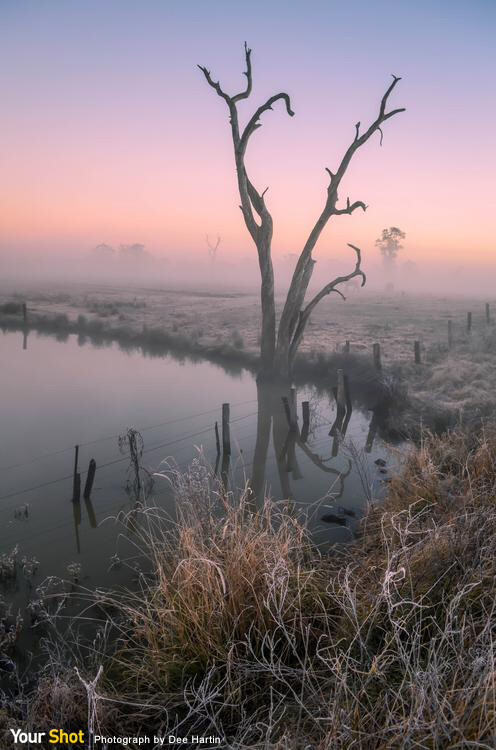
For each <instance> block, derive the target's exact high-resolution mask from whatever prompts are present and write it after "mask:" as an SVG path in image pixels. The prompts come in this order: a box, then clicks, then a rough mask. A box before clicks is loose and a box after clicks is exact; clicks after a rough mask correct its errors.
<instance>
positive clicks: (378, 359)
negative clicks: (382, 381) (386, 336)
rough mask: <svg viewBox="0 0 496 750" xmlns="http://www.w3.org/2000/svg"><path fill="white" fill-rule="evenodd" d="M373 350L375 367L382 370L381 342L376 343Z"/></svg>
mask: <svg viewBox="0 0 496 750" xmlns="http://www.w3.org/2000/svg"><path fill="white" fill-rule="evenodd" d="M372 352H373V356H374V367H375V369H376V370H382V362H381V345H380V344H377V343H376V344H374V345H373V347H372Z"/></svg>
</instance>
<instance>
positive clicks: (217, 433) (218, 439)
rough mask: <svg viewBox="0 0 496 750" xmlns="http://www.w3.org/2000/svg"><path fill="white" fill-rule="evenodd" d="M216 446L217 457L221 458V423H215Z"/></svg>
mask: <svg viewBox="0 0 496 750" xmlns="http://www.w3.org/2000/svg"><path fill="white" fill-rule="evenodd" d="M215 446H216V448H217V455H218V456H220V437H219V423H218V422H216V423H215Z"/></svg>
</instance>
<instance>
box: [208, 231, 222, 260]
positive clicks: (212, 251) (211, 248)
mask: <svg viewBox="0 0 496 750" xmlns="http://www.w3.org/2000/svg"><path fill="white" fill-rule="evenodd" d="M205 237H206V240H207V246H208V255H209V257H210V260H211V261H213V262H215V260H216V258H217V250H218V249H219V245H220V235H219V234H218V235H217V241H216V242H215V244H214V243H213V242H210V239H209V236H208V234H207V235H205Z"/></svg>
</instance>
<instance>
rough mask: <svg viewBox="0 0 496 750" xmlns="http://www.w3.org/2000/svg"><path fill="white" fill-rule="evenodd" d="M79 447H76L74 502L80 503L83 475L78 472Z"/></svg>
mask: <svg viewBox="0 0 496 750" xmlns="http://www.w3.org/2000/svg"><path fill="white" fill-rule="evenodd" d="M78 458H79V445H75V446H74V475H73V478H72V500H73V502H74V503H78V502H79V500H80V497H81V474H80V473H79V472H78Z"/></svg>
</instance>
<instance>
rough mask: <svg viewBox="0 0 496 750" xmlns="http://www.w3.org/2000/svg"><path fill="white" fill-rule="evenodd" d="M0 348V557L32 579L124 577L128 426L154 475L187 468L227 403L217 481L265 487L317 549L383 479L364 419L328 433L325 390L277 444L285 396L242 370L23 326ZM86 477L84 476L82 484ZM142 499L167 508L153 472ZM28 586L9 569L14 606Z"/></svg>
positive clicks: (356, 413)
mask: <svg viewBox="0 0 496 750" xmlns="http://www.w3.org/2000/svg"><path fill="white" fill-rule="evenodd" d="M0 356H1V359H0V361H1V369H0V387H1V390H0V393H1V397H0V425H1V430H0V480H1V481H0V520H1V524H0V554H1V553H6V552H9V551H10V550H11V549H13V548H14V547H15V546H16V545H17V546H18V548H19V556H20V557H23V556H26V557H28V558H32V557H35V558H36V559H37V560H38V561H39V568H38V572H37V574H36V577H35V578H36V580H35V582H34V585H37V582H39V581H41V580H43V579H44V578H46V577H47V576H61V577H63V578H64V577H65V578H67V577H68V575H69V574H68V566H70V565H71V564H74V563H76V564H77V565H78V566H80V567H81V582H82V583H83V584H84V585H86V586H88V587H95V586H106V587H109V586H115V585H120V584H123V583H127V582H128V581H129V580H130V575H131V572H130V568H129V567H128V566H121V567H119V566H112V564H111V561H112V559H113V558H114V556H115V555H116V554H118V555H119V556H120V557H122V556H123V555H124V556H125V555H126V554H129V549H127V548H126V534H125V529H123V526H122V523H121V522H120V521H119V520H118V517H119V514H121V515H122V514H123V513H126V512H128V511H129V510H130V509H131V508H132V505H133V503H134V498H132V497H130V495H129V493H128V492H126V489H125V487H126V479H127V466H128V463H129V462H128V458H127V457H126V456H123V455H122V454H121V453H120V451H119V446H118V436H119V434H121V433H123V432H125V430H126V429H127V428H129V427H134V428H136V429H138V430H139V431H140V432H141V434H142V437H143V440H144V454H143V462H144V465H145V466H146V467H147V468H148V469H149V471H150V472H152V473H153V472H155V471H160V470H161V469H162V468H163V464H162V462H163V461H164V460H166V459H169V460H173V461H175V462H176V463H177V465H179V466H180V467H187V466H188V464H189V463H190V462H191V461H192V460H193V459H194V458H195V457H198V455H199V453H200V452H201V453H202V454H203V456H204V459H205V460H206V461H207V462H208V463H209V464H211V465H212V466H215V463H216V456H217V450H216V439H215V431H214V424H215V422H216V421H219V423H220V419H221V405H222V403H223V402H228V403H230V405H231V442H232V455H231V460H230V464H229V467H224V469H225V472H226V473H227V475H228V482H229V487H230V488H236V487H239V486H242V485H243V484H244V483H245V481H246V480H247V479H252V480H253V483H254V484H255V485H256V486H257V488H258V491H259V492H260V493H261V492H262V491H263V490H264V488H265V487H266V488H267V489H268V491H269V492H270V494H271V495H272V496H273V497H274V498H276V499H284V498H288V497H290V498H291V499H292V501H293V502H294V505H295V508H296V509H297V510H300V511H302V512H306V513H307V516H308V522H309V525H310V528H311V530H312V533H313V535H314V538H315V540H316V541H317V542H318V543H321V544H323V545H328V544H329V543H332V542H335V541H346V540H348V539H350V538H351V537H352V535H353V531H354V529H355V528H356V523H357V521H358V519H359V518H360V515H361V514H362V513H363V511H364V508H365V506H366V504H367V501H368V499H370V497H380V494H381V491H382V489H383V487H384V484H383V480H384V479H385V478H386V472H387V468H384V467H383V466H382V467H381V466H380V465H378V464H382V463H383V462H385V463H386V467H390V466H391V465H392V463H394V461H395V459H394V457H393V456H391V454H390V452H389V449H388V447H387V445H386V444H384V443H383V442H382V441H381V440H379V439H378V438H375V440H374V441H373V443H371V440H370V422H371V413H370V412H368V411H363V410H362V411H361V410H359V409H358V408H354V409H353V412H352V414H351V419H350V421H349V424H348V428H347V431H346V438H345V440H344V441H341V443H340V444H338V443H337V442H336V440H335V439H334V438H333V437H331V436H329V430H330V427H331V425H332V423H333V421H334V419H335V416H336V406H335V403H334V398H333V397H332V396H329V394H325V395H322V394H320V395H319V394H317V393H316V392H315V391H313V390H312V389H308V388H307V389H302V390H300V391H299V392H298V393H297V394H296V413H297V414H298V421H299V426H300V428H301V422H302V417H301V403H302V401H309V408H310V424H309V434H308V438H307V439H306V440H305V441H302V440H301V439H300V438H299V437H298V439H296V438H294V433H293V439H291V436H289V439H288V422H287V418H286V414H285V411H284V408H283V405H282V401H281V396H282V395H284V394H282V393H281V394H280V393H279V392H277V388H276V389H274V388H273V389H272V391H271V392H270V393H269V394H268V395H267V393H265V395H264V394H261V393H260V392H257V385H256V383H255V380H254V378H253V375H252V374H251V373H248V372H246V371H240V372H238V373H237V374H235V375H233V374H232V373H231V374H229V373H227V372H226V371H224V370H223V369H222V368H221V367H219V366H217V365H214V364H210V363H207V362H200V363H198V362H191V361H187V360H183V361H180V360H178V359H175V358H173V357H172V356H170V355H167V356H153V357H152V356H149V355H148V356H144V355H143V353H142V352H141V351H132V352H126V351H122V350H121V349H119V347H118V346H117V345H116V344H113V345H106V346H96V345H95V344H94V343H93V344H92V343H90V342H89V341H86V340H81V339H78V337H77V336H72V335H71V336H68V337H65V339H64V340H57V339H56V338H54V337H49V336H41V335H37V334H36V333H34V332H31V333H30V334H29V337H28V340H25V339H23V334H22V333H18V332H14V333H12V332H10V333H3V334H0ZM274 404H275V406H274ZM367 438H368V439H369V444H368V448H367V450H364V448H365V446H366V444H367ZM75 445H79V446H80V447H79V469H80V471H81V472H84V471H85V470H86V469H87V466H88V462H89V461H90V459H92V458H94V459H95V461H96V464H97V471H96V479H95V484H94V488H93V491H92V494H91V499H90V500H89V501H84V500H83V499H81V502H80V503H79V504H76V505H75V504H74V503H73V502H72V473H73V467H74V446H75ZM219 470H220V469H219ZM84 482H85V476H84V474H83V477H82V487H83V488H84ZM152 500H153V502H155V503H157V504H160V505H162V506H163V507H164V508H165V509H166V511H170V513H171V514H173V510H174V508H173V504H174V500H173V497H172V496H171V493H170V488H169V485H168V483H167V482H166V481H165V480H163V479H161V478H156V479H155V481H154V486H153V489H152ZM322 519H327V520H322ZM336 519H338V520H336ZM32 585H33V584H30V585H25V583H24V584H23V581H22V580H21V579H20V578H19V577H18V579H17V581H16V583H15V586H14V590H12V591H11V592H10V593H11V597H12V599H13V600H14V602H15V604H16V606H19V607H20V608H22V607H23V606H25V604H26V603H27V601H28V600H29V597H30V596H31V591H30V587H31V586H32Z"/></svg>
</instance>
